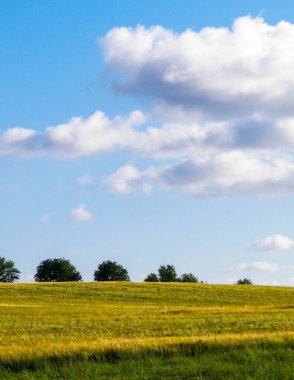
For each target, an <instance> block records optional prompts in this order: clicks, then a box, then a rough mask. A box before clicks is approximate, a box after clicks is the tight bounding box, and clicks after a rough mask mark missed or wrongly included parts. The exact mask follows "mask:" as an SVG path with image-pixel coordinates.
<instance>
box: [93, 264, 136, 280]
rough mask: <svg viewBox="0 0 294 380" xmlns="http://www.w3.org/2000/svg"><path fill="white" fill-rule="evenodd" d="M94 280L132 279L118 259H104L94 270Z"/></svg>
mask: <svg viewBox="0 0 294 380" xmlns="http://www.w3.org/2000/svg"><path fill="white" fill-rule="evenodd" d="M94 281H130V278H129V275H128V271H127V270H126V269H125V268H124V267H123V266H122V265H120V264H118V263H117V262H116V261H110V260H107V261H103V262H102V263H101V264H99V265H98V269H97V270H95V272H94Z"/></svg>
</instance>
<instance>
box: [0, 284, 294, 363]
mask: <svg viewBox="0 0 294 380" xmlns="http://www.w3.org/2000/svg"><path fill="white" fill-rule="evenodd" d="M0 328H1V334H0V364H1V363H2V364H3V365H4V364H9V365H12V366H17V365H21V366H23V365H25V364H26V363H32V362H35V363H37V362H39V361H44V360H45V361H49V362H50V361H51V362H52V360H53V361H54V360H63V359H64V360H67V361H68V360H95V361H101V362H103V361H104V360H109V358H112V357H114V358H120V359H123V358H125V359H129V358H132V357H138V356H140V357H142V355H143V357H144V355H155V356H157V357H161V356H164V355H167V353H168V355H172V356H175V357H176V356H178V357H180V356H185V357H187V356H188V357H189V356H191V357H193V355H195V352H197V350H198V351H199V352H202V350H208V351H211V350H220V352H223V351H224V350H225V349H226V348H228V347H235V348H236V347H243V349H244V348H246V347H250V346H252V347H262V346H266V347H271V349H273V350H274V347H275V346H277V347H280V348H281V347H287V349H289V350H290V351H291V353H293V344H294V343H293V342H294V288H287V287H261V286H242V285H240V286H237V285H231V286H221V285H206V284H177V283H174V284H146V283H145V284H142V283H141V284H135V283H58V284H56V283H55V284H44V283H39V284H10V285H9V284H3V285H1V286H0ZM293 360H294V357H293Z"/></svg>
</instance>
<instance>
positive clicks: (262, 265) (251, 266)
mask: <svg viewBox="0 0 294 380" xmlns="http://www.w3.org/2000/svg"><path fill="white" fill-rule="evenodd" d="M278 268H279V266H278V264H270V263H267V262H263V261H261V262H254V263H240V264H237V265H235V266H233V267H232V268H231V271H232V272H247V271H251V270H256V271H262V272H269V273H273V272H276V271H277V270H278Z"/></svg>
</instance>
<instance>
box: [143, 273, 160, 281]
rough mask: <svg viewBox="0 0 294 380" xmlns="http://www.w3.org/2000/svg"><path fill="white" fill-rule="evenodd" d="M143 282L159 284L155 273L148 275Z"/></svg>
mask: <svg viewBox="0 0 294 380" xmlns="http://www.w3.org/2000/svg"><path fill="white" fill-rule="evenodd" d="M144 281H145V282H159V279H158V277H157V274H156V273H150V274H148V276H147V277H146V278H145V280H144Z"/></svg>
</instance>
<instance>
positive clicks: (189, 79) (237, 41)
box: [102, 16, 294, 117]
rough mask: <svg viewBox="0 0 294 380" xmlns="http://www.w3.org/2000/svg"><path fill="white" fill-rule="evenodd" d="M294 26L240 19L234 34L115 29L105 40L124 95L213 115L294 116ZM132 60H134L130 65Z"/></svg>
mask: <svg viewBox="0 0 294 380" xmlns="http://www.w3.org/2000/svg"><path fill="white" fill-rule="evenodd" d="M293 39H294V25H292V24H290V23H287V22H284V21H281V22H279V23H278V24H277V25H275V26H272V25H269V24H267V23H266V22H265V21H264V20H263V19H261V18H251V17H249V16H248V17H241V18H239V19H237V20H236V21H235V22H234V23H233V26H232V28H231V29H228V28H213V27H206V28H204V29H202V30H200V31H193V30H186V31H184V32H183V33H180V34H178V33H175V32H173V31H171V30H167V29H164V28H162V27H160V26H155V27H151V28H145V27H144V26H138V27H136V28H134V29H133V28H126V27H123V28H115V29H112V30H111V31H110V32H108V34H107V35H106V37H105V38H104V39H103V40H102V45H103V48H104V52H105V58H106V61H107V62H108V64H109V65H111V66H112V67H114V68H115V69H116V70H119V71H120V73H121V75H120V77H119V78H120V79H119V81H118V82H116V83H114V85H115V86H117V87H118V88H119V89H120V90H121V91H126V92H133V93H135V94H143V95H150V96H152V97H155V98H156V99H160V100H162V101H163V102H165V103H169V104H171V105H174V104H175V105H176V106H179V105H180V106H183V107H185V108H191V109H192V110H193V111H194V112H195V111H199V112H200V113H203V114H204V115H205V117H207V113H211V114H217V115H230V117H231V116H232V114H234V115H237V116H238V117H239V116H240V115H242V114H245V115H247V114H248V113H254V112H261V111H266V112H271V113H289V114H293V112H294V111H293V107H292V102H291V97H292V96H293V92H294V77H293V70H292V68H293V65H294V52H293V49H292V44H293ZM126 57H128V58H127V59H126Z"/></svg>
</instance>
